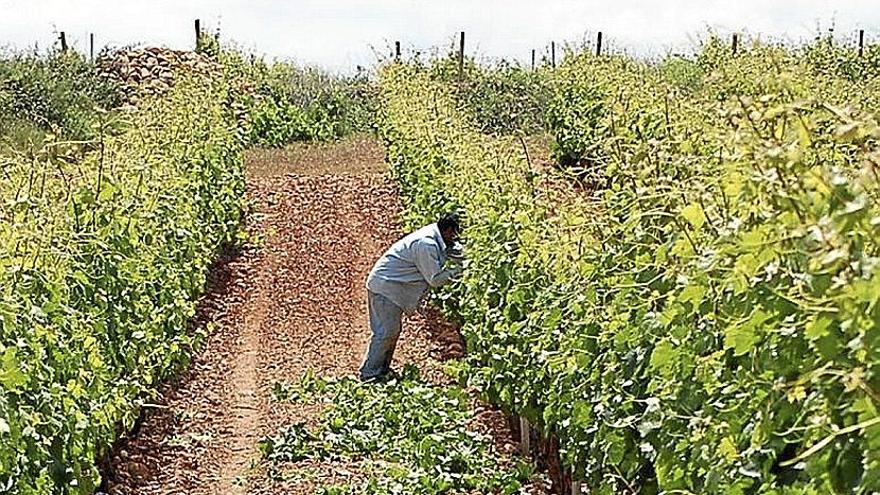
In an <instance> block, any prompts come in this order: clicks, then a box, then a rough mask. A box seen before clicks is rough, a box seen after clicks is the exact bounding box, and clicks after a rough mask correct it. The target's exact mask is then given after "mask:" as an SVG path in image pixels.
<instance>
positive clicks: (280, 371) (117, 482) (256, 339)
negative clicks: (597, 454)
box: [105, 141, 547, 495]
mask: <svg viewBox="0 0 880 495" xmlns="http://www.w3.org/2000/svg"><path fill="white" fill-rule="evenodd" d="M358 143H360V144H358V147H357V148H356V149H354V150H350V151H348V152H343V151H340V149H339V146H340V145H334V146H335V147H331V148H329V149H330V150H331V152H330V153H331V155H332V157H335V158H334V159H328V160H327V163H328V165H327V167H326V171H325V173H321V163H322V158H321V154H320V150H314V149H312V148H309V150H308V152H307V153H304V154H303V153H300V154H299V155H298V156H299V157H300V158H297V159H292V160H283V161H281V163H279V167H278V168H277V169H273V168H272V167H271V163H272V160H273V159H274V158H277V157H278V156H279V154H278V152H271V153H260V152H252V153H251V154H250V156H249V157H248V158H249V172H250V173H249V175H250V178H249V180H248V197H249V199H250V202H251V204H252V211H251V214H250V215H249V216H248V222H247V230H248V232H249V233H250V234H251V238H252V241H251V242H249V243H248V244H247V245H246V246H245V247H244V248H243V249H241V250H240V251H239V252H238V253H236V254H235V255H234V256H231V257H229V258H228V259H225V260H223V261H222V262H221V263H218V265H217V267H215V269H214V271H213V273H212V276H211V277H210V281H209V285H208V291H207V293H206V295H205V297H204V298H203V300H202V301H201V302H200V305H199V312H198V316H197V321H198V322H200V326H202V327H203V328H213V330H212V331H211V332H210V334H209V336H208V337H207V338H206V340H205V342H204V343H203V345H202V346H201V348H200V350H199V351H198V352H197V353H196V355H195V356H194V358H193V362H192V364H191V366H189V368H188V369H187V370H185V371H184V372H183V373H182V374H181V375H180V376H179V377H178V378H177V379H176V380H175V381H174V382H173V383H167V384H165V385H164V386H163V387H162V388H161V390H160V393H159V397H158V398H157V399H155V400H154V401H153V402H154V404H153V405H151V406H150V407H148V408H145V413H144V416H143V418H142V421H141V422H140V423H139V426H138V428H137V429H136V430H135V431H134V432H132V433H131V435H130V436H129V437H128V438H126V439H123V440H121V441H120V442H119V444H118V446H117V448H116V449H115V451H114V452H113V453H112V456H111V457H110V459H109V461H108V462H107V466H106V469H105V471H106V473H105V474H106V477H107V478H108V479H107V491H108V492H109V493H110V494H113V495H135V494H137V495H149V494H191V495H219V494H312V493H314V489H315V487H316V486H319V485H321V484H325V483H338V482H344V481H346V480H348V479H350V478H352V477H356V476H358V473H356V472H355V470H356V468H355V467H352V466H348V465H345V464H344V463H330V462H325V463H319V464H315V465H311V466H308V469H307V470H306V471H307V472H308V473H309V474H308V476H303V477H300V478H298V479H288V480H278V479H273V477H271V476H267V475H266V472H265V469H264V466H262V465H261V463H260V455H259V452H258V449H257V442H258V441H259V440H260V439H261V438H263V437H264V436H267V435H271V434H275V433H276V432H277V430H278V428H279V427H281V426H282V425H285V424H290V423H292V422H296V421H306V422H307V423H314V422H315V421H316V419H317V416H318V415H319V414H320V410H319V407H320V406H314V405H303V404H288V403H284V404H281V403H278V402H275V401H273V399H272V392H271V389H272V386H273V384H275V383H276V382H278V381H282V380H283V381H297V380H298V379H299V378H300V377H301V376H302V375H303V373H304V372H306V371H307V370H310V369H311V370H313V371H314V372H315V373H316V374H318V375H320V376H325V377H334V376H344V375H354V374H355V373H356V370H357V368H358V365H359V363H360V360H361V358H362V355H363V352H364V349H365V345H366V343H367V340H368V338H369V330H368V326H367V319H366V302H365V291H364V288H363V284H364V280H365V278H366V275H367V272H368V271H369V269H370V267H371V265H372V263H373V262H374V260H375V259H376V258H377V257H378V256H379V255H380V254H381V253H382V251H383V250H384V249H385V248H386V247H387V246H388V245H390V243H392V242H393V241H394V240H396V239H397V238H398V237H399V236H400V235H401V234H402V232H401V230H400V226H399V223H398V214H399V212H400V204H399V203H398V199H397V194H396V191H395V189H394V187H393V186H392V185H391V183H390V182H389V181H388V180H387V179H386V178H384V176H383V168H382V166H381V161H379V160H377V158H376V156H377V151H376V150H377V149H381V148H379V147H378V146H377V145H375V144H373V143H366V144H365V143H364V142H362V141H358ZM364 150H366V151H364ZM346 153H347V154H346ZM364 153H366V156H363V154H364ZM339 156H346V157H348V158H349V159H351V160H354V161H357V162H358V163H357V164H356V165H354V166H352V168H351V170H356V172H355V173H352V172H351V170H348V171H346V172H345V173H343V172H341V171H340V170H341V165H340V161H339V160H338V157H339ZM297 160H300V161H297ZM255 169H256V172H254V170H255ZM273 170H274V172H273ZM462 352H463V345H462V341H461V338H460V335H459V334H458V331H457V329H456V328H455V327H454V326H452V325H451V324H449V323H448V322H446V321H444V320H443V318H442V316H441V315H440V314H439V313H438V312H436V311H428V312H427V313H426V314H425V315H419V316H415V317H411V318H407V319H406V320H405V321H404V331H403V334H402V336H401V341H400V344H399V347H398V352H397V354H396V355H395V367H397V368H399V367H402V365H403V364H406V363H413V364H415V365H417V366H419V367H420V368H422V369H423V370H425V372H426V374H427V376H429V377H430V379H432V380H434V381H436V382H440V383H442V382H444V381H446V380H448V379H447V378H445V377H444V375H443V374H442V372H441V371H440V363H441V362H442V360H445V359H448V358H452V357H460V356H461V354H462ZM474 417H475V421H474V427H475V428H479V429H481V430H482V431H487V432H489V433H491V434H492V435H493V436H494V437H495V439H496V444H497V446H498V448H499V455H500V456H502V457H506V458H509V456H510V455H513V454H512V453H513V452H515V451H516V445H515V443H514V442H513V441H512V434H511V431H510V429H509V428H508V427H507V425H506V422H505V419H504V417H503V416H502V415H501V414H500V413H499V412H497V411H495V410H494V409H492V408H489V407H487V406H485V405H483V404H481V403H479V401H476V400H475V401H474ZM522 493H534V494H539V493H547V489H546V488H545V487H543V486H542V485H541V483H536V484H534V485H533V486H530V487H528V488H527V489H526V490H525V491H523V492H522Z"/></svg>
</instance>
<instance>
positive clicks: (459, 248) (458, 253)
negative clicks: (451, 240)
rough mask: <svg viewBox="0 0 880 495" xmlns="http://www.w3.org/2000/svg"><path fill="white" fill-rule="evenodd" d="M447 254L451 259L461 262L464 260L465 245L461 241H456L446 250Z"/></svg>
mask: <svg viewBox="0 0 880 495" xmlns="http://www.w3.org/2000/svg"><path fill="white" fill-rule="evenodd" d="M446 255H447V257H448V258H449V259H450V260H452V261H454V262H456V263H461V262H462V261H464V246H463V245H462V244H461V243H460V242H456V243H455V244H453V245H452V246H451V247H450V248H449V249H447V250H446Z"/></svg>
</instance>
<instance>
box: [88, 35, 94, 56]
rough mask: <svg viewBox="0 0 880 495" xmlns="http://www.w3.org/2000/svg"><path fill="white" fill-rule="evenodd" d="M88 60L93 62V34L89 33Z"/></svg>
mask: <svg viewBox="0 0 880 495" xmlns="http://www.w3.org/2000/svg"><path fill="white" fill-rule="evenodd" d="M89 60H90V61H92V62H94V61H95V33H89Z"/></svg>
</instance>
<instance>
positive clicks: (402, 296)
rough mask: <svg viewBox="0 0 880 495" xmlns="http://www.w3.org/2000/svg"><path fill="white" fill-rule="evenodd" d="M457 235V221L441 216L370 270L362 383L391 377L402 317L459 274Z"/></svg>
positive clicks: (460, 266) (400, 241) (395, 245)
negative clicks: (429, 292)
mask: <svg viewBox="0 0 880 495" xmlns="http://www.w3.org/2000/svg"><path fill="white" fill-rule="evenodd" d="M460 232H461V225H460V223H459V219H458V216H457V215H455V214H444V215H443V216H441V217H440V220H439V221H437V223H432V224H430V225H427V226H425V227H422V228H421V229H419V230H417V231H415V232H413V233H411V234H409V235H407V236H406V237H404V238H403V239H400V240H399V241H397V242H396V243H394V245H392V246H391V247H390V248H389V249H388V251H386V252H385V254H383V255H382V257H381V258H379V261H377V262H376V264H375V265H374V266H373V269H372V270H371V271H370V275H369V276H368V277H367V306H368V309H369V315H370V330H372V332H373V336H372V339H371V340H370V344H369V347H368V348H367V355H366V357H365V358H364V363H363V365H362V366H361V369H360V377H361V380H364V381H368V380H381V379H383V378H385V377H387V376H388V375H389V374H390V373H391V358H392V356H393V355H394V348H395V347H396V345H397V337H398V336H399V335H400V320H401V316H402V314H403V313H412V312H415V311H417V310H418V308H419V304H420V301H421V299H422V296H423V295H424V294H425V291H427V290H428V288H429V287H438V286H440V285H443V284H445V283H447V282H449V281H450V280H452V279H453V278H454V277H455V276H457V275H458V274H459V273H461V270H462V265H461V263H460V261H461V256H462V253H461V246H460V245H459V244H457V241H458V237H459V234H460ZM447 260H449V261H450V263H447ZM447 264H448V265H449V266H446V265H447Z"/></svg>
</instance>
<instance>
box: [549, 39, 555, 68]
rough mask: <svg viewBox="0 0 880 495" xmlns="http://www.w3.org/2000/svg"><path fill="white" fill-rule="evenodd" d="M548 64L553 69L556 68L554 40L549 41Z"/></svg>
mask: <svg viewBox="0 0 880 495" xmlns="http://www.w3.org/2000/svg"><path fill="white" fill-rule="evenodd" d="M550 65H551V66H552V67H553V68H554V69H555V68H556V42H555V41H551V42H550Z"/></svg>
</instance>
